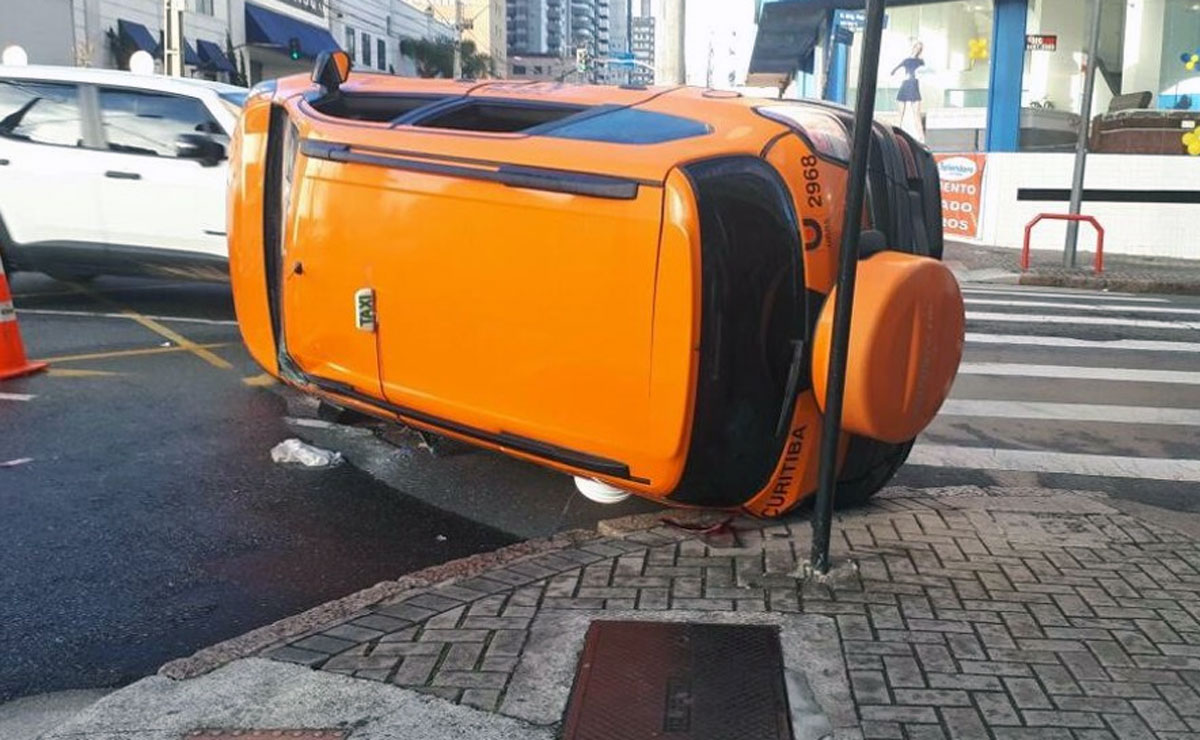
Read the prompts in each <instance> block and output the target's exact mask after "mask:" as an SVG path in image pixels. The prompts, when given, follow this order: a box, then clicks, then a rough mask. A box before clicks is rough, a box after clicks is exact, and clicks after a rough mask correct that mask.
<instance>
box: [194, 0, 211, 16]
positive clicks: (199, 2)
mask: <svg viewBox="0 0 1200 740" xmlns="http://www.w3.org/2000/svg"><path fill="white" fill-rule="evenodd" d="M213 2H214V0H192V12H194V13H196V14H197V15H213Z"/></svg>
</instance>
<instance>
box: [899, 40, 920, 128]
mask: <svg viewBox="0 0 1200 740" xmlns="http://www.w3.org/2000/svg"><path fill="white" fill-rule="evenodd" d="M924 51H925V45H924V44H923V43H921V42H920V41H918V42H916V43H915V44H913V47H912V55H911V56H909V57H908V58H907V59H905V60H904V61H902V62H900V63H899V64H897V65H896V67H895V69H893V70H892V74H893V75H895V74H896V73H897V72H899V71H900V70H904V74H905V78H904V81H903V82H901V83H900V92H899V93H898V94H897V95H896V102H897V103H899V104H900V128H902V129H904V130H905V131H907V132H909V133H910V134H912V135H913V138H915V139H916V140H917V141H922V142H923V141H925V125H924V122H923V121H922V120H921V83H920V82H918V81H917V70H918V69H920V68H921V67H924V66H925V60H924V59H922V58H921V54H922V53H923V52H924ZM906 119H908V120H906Z"/></svg>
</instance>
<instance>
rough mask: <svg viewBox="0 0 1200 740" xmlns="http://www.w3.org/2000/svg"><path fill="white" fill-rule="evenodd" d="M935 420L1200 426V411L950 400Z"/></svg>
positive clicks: (1087, 404) (1078, 404)
mask: <svg viewBox="0 0 1200 740" xmlns="http://www.w3.org/2000/svg"><path fill="white" fill-rule="evenodd" d="M938 414H939V416H972V417H985V418H992V419H1039V420H1052V421H1100V422H1110V423H1115V424H1168V425H1172V426H1176V425H1178V426H1200V409H1179V408H1159V407H1155V406H1110V405H1103V404H1091V403H1046V402H1035V401H987V400H975V399H956V398H951V399H950V400H948V401H946V402H945V403H944V404H942V409H941V411H939V412H938Z"/></svg>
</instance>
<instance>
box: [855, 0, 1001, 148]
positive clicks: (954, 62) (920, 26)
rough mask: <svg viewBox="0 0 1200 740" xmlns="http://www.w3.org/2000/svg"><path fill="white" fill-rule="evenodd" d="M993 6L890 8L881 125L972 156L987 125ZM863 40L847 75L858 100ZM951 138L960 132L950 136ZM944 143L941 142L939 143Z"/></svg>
mask: <svg viewBox="0 0 1200 740" xmlns="http://www.w3.org/2000/svg"><path fill="white" fill-rule="evenodd" d="M992 16H993V9H992V2H991V0H954V1H953V2H939V3H929V4H926V5H915V6H908V7H900V8H892V9H889V10H888V12H887V27H886V28H885V30H884V33H883V43H882V47H881V49H880V70H879V92H878V93H877V95H876V98H875V109H876V111H878V113H877V115H878V117H879V119H880V120H882V121H886V122H888V123H892V124H895V125H898V126H901V127H902V128H904V129H905V130H906V131H908V132H909V133H911V134H913V135H914V136H916V137H917V138H918V139H920V140H922V141H925V140H930V139H932V140H931V142H930V143H931V144H939V148H942V147H944V148H950V149H975V148H979V147H978V146H977V144H978V143H980V142H982V139H978V141H977V140H976V139H977V137H978V136H980V135H981V134H982V130H983V128H984V122H986V120H987V104H988V47H989V45H990V43H991V38H992ZM860 39H861V34H855V41H856V43H855V44H854V46H853V47H852V50H851V56H850V65H849V70H848V75H847V79H848V90H847V97H846V99H847V100H848V101H853V100H855V95H856V92H857V91H856V90H855V87H854V85H855V81H856V80H857V79H858V63H859V56H860V51H861V44H859V43H857V42H858V41H859V40H860ZM946 131H953V132H955V133H953V134H949V135H947V134H946V133H944V132H946ZM939 142H940V143H939Z"/></svg>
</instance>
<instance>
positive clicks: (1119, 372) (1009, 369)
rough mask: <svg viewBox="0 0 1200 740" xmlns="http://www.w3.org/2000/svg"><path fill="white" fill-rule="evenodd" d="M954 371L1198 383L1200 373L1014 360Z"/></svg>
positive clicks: (968, 364)
mask: <svg viewBox="0 0 1200 740" xmlns="http://www.w3.org/2000/svg"><path fill="white" fill-rule="evenodd" d="M958 374H959V375H1005V376H1016V377H1022V378H1068V379H1070V380H1117V381H1128V382H1134V383H1177V384H1180V385H1200V373H1193V372H1189V371H1186V370H1139V369H1135V368H1124V367H1083V366H1076V365H1024V364H1021V363H1015V362H1013V363H1009V362H964V363H962V364H961V365H960V366H959V368H958Z"/></svg>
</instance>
